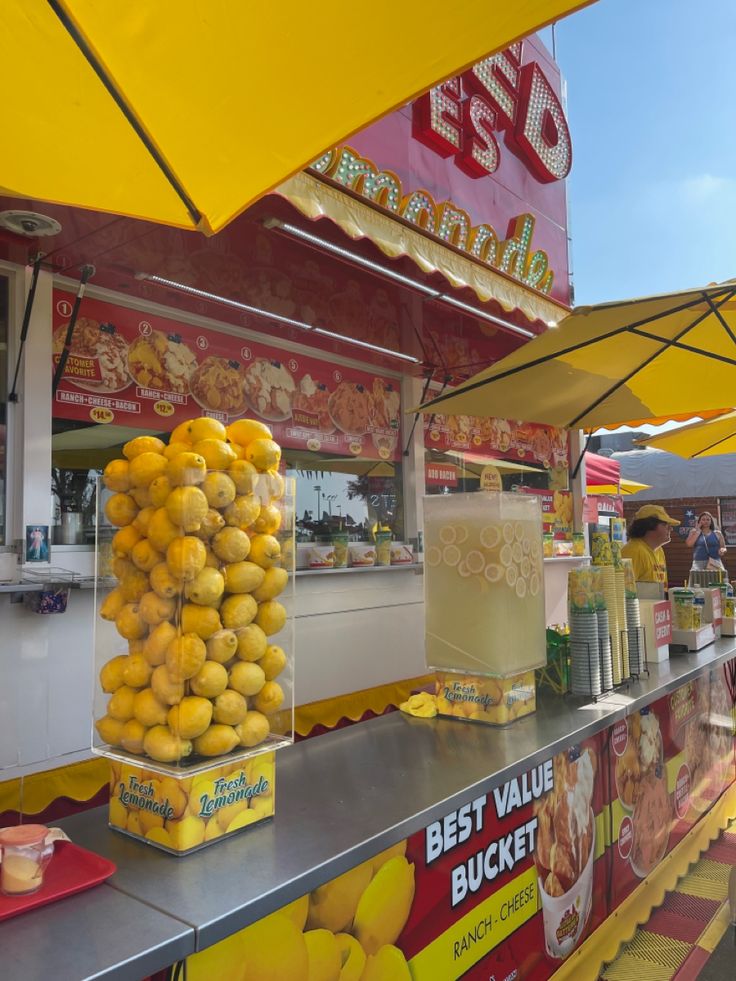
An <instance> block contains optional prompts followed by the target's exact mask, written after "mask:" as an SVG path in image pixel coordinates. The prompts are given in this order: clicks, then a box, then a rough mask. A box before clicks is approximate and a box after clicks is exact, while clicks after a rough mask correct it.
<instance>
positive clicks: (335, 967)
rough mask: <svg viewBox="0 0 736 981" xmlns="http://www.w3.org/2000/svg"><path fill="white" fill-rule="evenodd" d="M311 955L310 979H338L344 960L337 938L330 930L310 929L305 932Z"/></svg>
mask: <svg viewBox="0 0 736 981" xmlns="http://www.w3.org/2000/svg"><path fill="white" fill-rule="evenodd" d="M304 942H305V943H306V945H307V955H308V957H309V981H338V978H339V974H340V969H341V967H342V961H341V959H340V949H339V947H338V946H337V940H335V937H334V936H333V935H332V933H330V931H329V930H308V931H307V932H306V933H305V934H304Z"/></svg>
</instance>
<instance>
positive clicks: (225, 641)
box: [207, 630, 238, 664]
mask: <svg viewBox="0 0 736 981" xmlns="http://www.w3.org/2000/svg"><path fill="white" fill-rule="evenodd" d="M237 649H238V637H237V634H236V633H235V632H234V631H232V630H218V631H217V632H216V633H214V634H212V635H211V636H210V637H208V638H207V660H208V661H215V662H216V663H217V664H226V663H227V662H228V661H230V660H231V659H232V658H233V657H235V651H236V650H237Z"/></svg>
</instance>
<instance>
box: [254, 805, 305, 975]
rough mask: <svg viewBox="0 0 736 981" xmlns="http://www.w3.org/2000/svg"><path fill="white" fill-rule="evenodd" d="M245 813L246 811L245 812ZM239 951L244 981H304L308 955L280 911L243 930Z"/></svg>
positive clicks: (295, 929)
mask: <svg viewBox="0 0 736 981" xmlns="http://www.w3.org/2000/svg"><path fill="white" fill-rule="evenodd" d="M246 813H247V812H246ZM239 937H240V944H239V952H242V953H241V954H240V956H241V958H242V963H243V964H244V965H246V967H245V970H246V972H247V973H244V974H243V976H244V977H247V978H248V981H282V979H283V981H285V979H287V978H288V981H308V979H309V954H308V953H307V945H306V942H305V940H304V937H303V936H302V933H301V931H300V930H298V929H297V928H296V926H295V925H294V923H293V922H292V921H291V920H290V919H289V918H288V917H287V916H283V915H282V914H281V913H280V912H277V913H272V914H271V915H270V916H267V917H265V918H264V919H262V920H258V921H257V922H256V923H253V924H252V925H251V926H249V927H246V929H245V930H243V931H242V932H241V933H240V934H239Z"/></svg>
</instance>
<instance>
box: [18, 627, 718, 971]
mask: <svg viewBox="0 0 736 981" xmlns="http://www.w3.org/2000/svg"><path fill="white" fill-rule="evenodd" d="M735 655H736V640H734V639H733V638H723V639H721V640H719V641H717V642H716V643H715V644H714V645H712V646H711V647H709V648H707V649H706V650H704V651H701V652H699V653H697V654H689V655H686V656H679V657H673V658H672V659H671V660H670V661H667V662H664V663H661V664H655V665H651V666H650V675H649V677H643V678H642V679H641V680H639V681H636V682H632V683H631V685H630V687H629V689H628V691H627V692H626V693H624V694H623V695H619V696H611V697H608V698H605V699H603V700H601V701H599V702H597V703H586V702H585V701H584V700H583V699H576V698H567V699H564V700H561V699H557V698H553V697H551V696H546V695H542V697H541V698H540V700H539V706H538V710H537V712H536V714H534V715H531V716H528V717H526V718H524V719H521V720H519V721H518V722H517V723H516V724H515V725H514V726H512V727H511V728H508V729H493V728H489V727H486V726H478V725H463V724H458V723H456V722H453V721H450V720H447V721H446V720H441V719H438V720H435V721H433V722H430V723H429V724H427V723H426V722H424V721H421V720H417V719H411V718H408V717H406V716H404V715H401V714H399V713H393V714H391V715H388V716H383V717H381V718H378V719H375V720H372V721H371V722H367V723H364V724H362V725H360V726H356V727H352V728H349V729H345V730H341V731H339V732H335V733H332V734H330V735H329V736H326V737H324V738H320V739H316V740H310V741H307V742H303V743H300V744H297V745H295V746H293V747H291V749H290V750H289V751H288V752H286V753H284V754H283V756H282V759H281V761H280V774H279V799H278V808H277V816H276V818H275V819H274V820H273V821H272V822H269V823H267V824H265V825H263V826H262V827H260V828H258V829H257V830H253V831H251V832H248V833H246V834H243V835H242V836H237V837H236V838H233V839H232V840H230V841H225V842H222V843H221V844H220V845H219V846H218V847H217V848H209V849H206V850H204V851H202V852H200V853H197V854H194V855H191V856H188V857H186V858H184V859H177V858H173V857H172V856H169V855H166V854H164V853H161V852H159V851H157V850H155V849H151V848H144V847H142V846H141V845H140V844H138V843H136V842H135V841H133V840H131V839H129V838H126V837H124V836H121V835H118V834H115V833H114V832H112V831H110V830H109V829H108V827H107V811H106V809H105V808H97V809H94V810H90V811H87V812H85V813H83V814H80V815H76V816H74V817H71V818H67V819H66V820H64V821H62V822H60V823H61V825H62V826H63V828H64V830H65V831H66V832H67V833H68V834H69V836H70V837H71V838H72V840H73V841H74V842H76V843H77V844H79V845H82V846H83V847H86V848H89V849H91V850H93V851H95V852H97V853H99V854H101V855H104V856H105V857H107V858H109V859H111V860H112V861H113V862H115V864H116V865H117V868H118V871H117V873H116V874H115V875H114V876H113V877H112V879H111V880H110V885H109V886H104V887H102V888H101V889H99V890H97V891H96V893H90V894H88V895H86V896H82V897H75V898H73V899H71V900H68V901H66V902H65V903H62V904H59V905H58V906H55V907H51V908H50V909H48V910H46V911H44V912H40V911H37V912H35V913H31V914H29V915H28V916H27V917H23V918H22V919H21V920H17V921H16V922H14V923H13V924H10V923H8V924H5V925H4V926H2V927H0V944H2V948H3V950H7V949H9V948H8V947H7V944H8V943H10V942H11V940H10V938H11V936H15V934H16V933H17V934H18V935H19V936H20V938H21V939H20V940H17V939H16V940H13V941H12V943H13V947H14V954H13V957H14V960H12V961H11V962H10V963H11V965H12V970H11V973H10V974H7V972H6V974H5V976H6V977H8V981H10V979H12V978H25V977H33V976H36V972H35V971H34V964H36V963H37V960H36V959H37V957H38V956H39V955H38V951H39V949H40V948H41V947H42V946H43V945H44V944H46V945H48V943H49V929H56V927H55V926H54V927H52V928H50V927H49V923H50V922H51V923H52V924H55V923H56V921H59V922H60V923H62V925H63V928H64V930H68V932H69V934H72V933H74V932H75V931H76V932H78V934H79V935H80V936H81V935H84V936H85V937H87V938H88V939H87V940H86V941H85V943H84V944H75V945H74V949H73V950H72V951H70V952H67V955H65V956H67V957H68V958H70V959H71V958H78V961H75V964H74V968H73V969H74V970H75V971H76V972H77V973H76V975H75V976H76V977H77V978H82V977H88V976H90V975H91V974H92V973H93V972H92V971H90V963H89V957H90V956H91V955H90V947H89V943H90V941H89V938H90V937H92V936H97V935H98V933H97V931H96V930H95V929H94V920H92V919H90V916H91V915H92V914H90V913H89V908H90V904H92V905H93V906H94V904H95V898H96V899H97V905H96V912H95V913H94V916H95V917H97V916H101V917H102V919H103V920H104V921H105V923H106V924H108V925H109V924H110V923H111V922H114V923H117V924H120V923H121V920H120V915H121V914H118V913H115V914H114V915H109V914H108V913H106V912H105V910H106V907H107V905H108V904H114V903H115V902H116V901H118V902H119V901H122V899H123V896H122V895H121V894H125V896H124V900H125V903H124V905H125V909H124V911H123V914H122V915H123V917H124V918H125V916H128V915H131V911H130V909H129V908H128V904H129V903H131V902H134V901H135V902H138V903H142V904H145V906H146V907H147V909H146V913H145V915H139V917H138V921H137V922H138V923H139V927H138V928H137V929H131V931H130V932H128V931H125V932H123V931H122V930H119V931H116V932H119V933H120V941H119V946H118V941H116V943H115V945H114V946H113V947H112V948H109V947H108V946H105V955H104V956H105V958H108V957H109V956H110V955H111V953H114V951H115V949H118V950H120V961H119V964H118V965H117V969H116V970H112V967H110V969H109V970H108V974H106V975H104V976H110V977H121V978H122V977H131V976H133V975H134V974H136V973H137V976H139V977H140V976H143V974H144V973H145V972H146V970H148V969H149V967H150V964H151V946H152V943H151V938H150V936H149V934H150V933H151V931H153V932H155V930H156V929H158V928H160V929H161V930H162V931H164V932H165V929H166V926H167V924H166V918H168V917H171V918H173V920H176V921H178V923H179V924H181V925H182V932H181V933H180V934H179V935H178V938H177V937H176V936H175V935H173V936H171V937H169V938H168V942H169V943H171V945H172V946H171V947H170V948H168V950H170V952H171V954H172V960H173V959H175V958H176V957H180V956H182V955H184V954H186V952H187V947H186V944H187V942H188V941H187V940H186V935H187V930H189V931H193V946H194V949H195V950H203V949H204V948H207V947H210V945H212V944H215V943H217V942H218V941H220V940H222V939H224V938H226V937H228V936H231V935H232V934H234V933H235V932H237V931H238V930H240V929H242V928H243V927H245V926H247V925H248V924H250V923H253V922H255V921H257V920H259V919H261V918H262V917H264V916H266V915H268V914H269V913H271V912H273V911H274V910H277V909H279V908H281V907H282V906H284V905H285V904H287V903H290V902H292V901H293V900H295V899H297V898H298V897H300V896H303V895H304V894H305V893H308V892H309V891H310V890H312V889H314V888H316V887H317V886H319V885H321V884H323V883H325V882H326V881H328V880H331V879H333V878H334V877H335V876H337V875H340V874H341V873H343V872H345V871H347V870H348V869H352V868H354V867H355V866H356V865H358V864H359V863H361V862H363V861H365V860H366V859H368V858H370V857H372V856H374V855H376V854H377V853H378V852H379V851H381V850H382V849H386V848H388V847H389V846H392V845H395V844H396V843H397V842H399V841H401V840H403V839H406V838H407V837H408V836H410V835H412V834H414V833H416V832H420V831H421V830H422V829H425V828H427V827H428V826H429V825H430V824H431V823H432V822H433V821H437V820H440V819H442V818H443V817H445V816H446V815H448V814H449V813H451V812H453V811H456V810H457V809H458V808H460V807H461V806H463V805H466V804H468V803H469V802H471V801H474V800H477V799H478V798H479V796H480V795H483V794H490V793H491V792H492V791H493V790H494V789H495V788H498V787H501V786H503V785H505V784H507V783H508V782H509V781H511V780H512V778H514V777H518V776H521V775H522V774H524V773H526V772H527V771H530V770H531V769H532V768H533V767H535V766H537V765H538V764H540V763H543V762H544V761H545V760H549V759H550V758H551V757H553V756H554V755H555V754H556V753H559V752H561V751H563V750H566V749H567V748H568V747H570V746H571V745H572V744H580V743H582V742H583V740H586V739H587V740H589V739H591V738H592V737H595V736H596V735H597V734H600V733H602V732H603V730H606V729H608V728H609V727H610V726H613V725H614V724H615V723H616V722H620V721H622V720H623V719H625V718H626V717H627V716H629V715H631V714H632V713H633V712H635V711H636V710H637V709H640V708H642V707H644V706H647V705H650V704H651V703H653V702H654V701H655V700H656V699H658V698H661V697H663V696H665V695H668V694H669V693H671V692H673V691H675V690H676V689H679V688H681V687H682V686H684V685H685V684H686V683H688V682H691V681H694V680H696V679H698V678H701V677H707V676H708V673H709V672H710V671H711V670H712V669H714V668H719V670H720V666H721V665H722V664H724V663H725V662H726V661H727V660H730V659H731V658H733V657H734V656H735ZM604 850H605V849H604ZM111 894H112V896H111ZM418 895H419V890H418ZM122 922H123V923H124V922H125V919H123V921H122ZM171 922H172V921H171V920H169V921H168V923H169V925H171ZM100 930H102V927H100ZM105 936H106V937H107V936H109V934H108V933H107V932H106V933H105ZM189 936H190V937H191V933H190V934H189ZM161 942H162V943H163V942H164V938H163V937H162V938H161ZM176 944H178V945H179V946H176ZM191 949H192V948H191V947H189V950H191ZM75 951H76V953H75ZM123 951H125V954H123ZM92 956H97V955H96V954H95V953H94V949H93V953H92ZM105 963H107V961H105ZM69 964H70V965H71V960H70V961H69ZM131 965H135V968H134V969H132V968H131ZM69 970H72V968H71V966H70V968H69ZM70 976H71V975H70Z"/></svg>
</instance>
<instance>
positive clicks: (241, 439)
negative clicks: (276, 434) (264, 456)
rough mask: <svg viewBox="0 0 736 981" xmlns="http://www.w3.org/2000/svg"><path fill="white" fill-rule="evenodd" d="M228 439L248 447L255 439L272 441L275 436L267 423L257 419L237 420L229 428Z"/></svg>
mask: <svg viewBox="0 0 736 981" xmlns="http://www.w3.org/2000/svg"><path fill="white" fill-rule="evenodd" d="M227 437H228V439H231V440H232V441H233V443H240V445H241V446H247V445H248V443H252V442H253V440H254V439H272V438H273V434H272V433H271V430H270V429H269V428H268V426H267V425H266V424H265V423H263V422H258V420H257V419H236V420H235V422H231V423H230V425H229V426H228V427H227Z"/></svg>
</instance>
